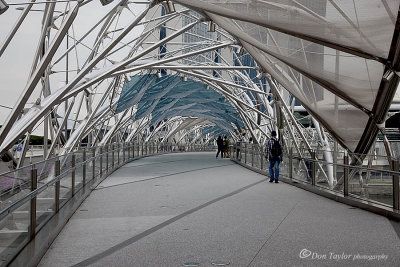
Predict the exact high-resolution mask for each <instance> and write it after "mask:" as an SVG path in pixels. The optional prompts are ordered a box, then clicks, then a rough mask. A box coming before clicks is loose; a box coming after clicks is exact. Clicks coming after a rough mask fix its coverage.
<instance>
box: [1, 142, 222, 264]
mask: <svg viewBox="0 0 400 267" xmlns="http://www.w3.org/2000/svg"><path fill="white" fill-rule="evenodd" d="M173 147H175V149H174V148H173ZM210 149H212V150H215V146H209V145H207V144H206V145H189V146H182V145H176V144H171V143H153V142H143V143H137V142H129V143H114V144H112V145H110V144H107V145H105V146H92V147H82V148H81V149H78V150H76V151H74V152H71V153H68V154H65V155H58V156H55V157H53V158H51V159H48V160H43V161H40V162H37V163H34V164H30V165H27V166H24V167H22V168H19V169H17V170H14V171H10V172H6V173H3V174H0V178H1V177H2V176H3V177H6V178H7V179H8V178H9V177H8V176H10V174H11V173H18V172H19V171H22V170H25V171H26V170H31V174H30V175H31V176H30V180H31V183H32V184H35V186H33V185H32V184H31V186H32V187H33V188H31V190H32V191H31V192H29V193H27V194H25V195H23V196H21V197H20V198H19V199H18V200H16V201H15V202H13V203H11V204H10V205H9V206H7V207H6V208H4V209H2V210H1V211H0V222H2V221H3V220H4V219H6V218H7V216H8V215H10V214H12V212H14V211H16V210H17V209H18V208H20V207H22V206H23V205H24V204H27V203H29V202H30V203H31V209H30V211H28V213H29V214H30V224H29V230H28V231H29V232H30V235H29V236H27V237H25V238H22V239H21V240H19V241H18V242H20V246H19V249H22V248H23V246H25V245H26V244H27V243H28V242H29V241H30V240H32V239H33V238H34V237H35V235H36V233H37V232H38V231H39V229H37V228H36V217H37V214H36V201H37V197H39V195H40V194H41V193H42V192H44V191H45V190H46V189H48V188H50V187H52V186H54V188H55V198H54V203H53V204H51V205H55V207H56V208H55V210H53V211H52V214H51V215H49V217H47V218H46V217H45V220H44V221H42V222H41V223H40V225H41V227H43V226H44V225H45V224H46V223H47V222H48V221H49V220H50V218H51V217H53V216H54V215H55V214H57V213H58V209H59V207H60V206H61V205H60V199H61V197H60V187H61V183H60V182H61V181H62V180H63V179H64V178H66V177H69V176H70V175H72V176H71V180H70V181H68V182H72V184H71V188H70V191H68V194H69V195H68V197H67V198H66V200H65V201H64V202H63V204H65V203H66V202H67V201H69V200H70V199H72V198H73V197H74V196H75V195H76V192H77V191H79V190H82V188H85V187H86V186H88V184H89V185H92V184H93V183H97V182H100V181H101V179H100V180H99V179H98V178H99V177H100V178H105V177H107V176H108V175H109V174H110V173H112V172H113V171H114V170H115V169H117V168H119V167H120V166H122V165H124V164H126V163H127V162H129V161H131V160H133V159H136V158H138V157H139V158H140V157H144V156H151V155H157V154H163V153H175V152H185V151H208V150H210ZM90 151H92V153H86V152H90ZM80 153H82V156H83V155H86V156H85V158H84V160H83V157H82V158H81V159H82V160H80V161H79V162H77V161H76V160H77V158H76V156H74V155H77V154H80ZM69 158H71V160H72V161H68V159H69ZM104 160H105V162H104ZM62 161H64V162H62ZM98 161H100V162H99V163H98ZM50 163H52V164H53V163H54V166H52V169H53V168H54V172H52V171H51V170H50V169H49V170H48V169H46V170H45V171H44V172H42V179H41V180H42V181H43V180H44V179H49V178H50V180H49V181H46V182H45V183H44V184H42V185H41V186H39V187H37V186H36V183H37V182H35V183H33V181H36V180H37V177H38V176H37V166H38V165H42V166H49V164H50ZM61 163H62V164H61ZM69 163H71V165H72V166H69ZM104 163H105V164H104ZM90 164H92V167H93V169H92V170H90V169H89V168H86V167H87V166H90ZM99 168H101V169H99ZM80 169H82V173H81V174H82V176H81V177H82V181H81V184H82V187H80V188H79V189H78V190H77V191H75V187H76V186H75V175H76V173H77V171H78V170H80ZM33 173H36V174H33ZM88 173H92V175H91V177H86V175H87V174H88ZM72 177H74V178H72ZM86 178H87V179H86ZM13 179H20V178H17V177H15V178H13ZM22 180H23V181H25V182H26V183H28V182H29V179H22ZM26 183H25V184H26ZM63 188H69V187H63ZM17 194H18V193H17ZM32 205H33V206H32ZM32 207H34V209H33V210H32ZM19 251H20V250H18V249H17V250H12V252H11V253H8V254H5V255H1V254H0V255H1V256H2V257H3V256H4V257H6V259H1V260H2V261H3V263H5V264H8V263H9V262H10V261H11V260H12V258H13V257H15V255H17V254H18V253H19Z"/></svg>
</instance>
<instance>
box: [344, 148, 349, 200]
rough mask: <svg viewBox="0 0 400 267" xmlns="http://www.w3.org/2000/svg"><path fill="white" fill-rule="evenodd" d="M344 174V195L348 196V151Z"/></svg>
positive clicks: (345, 157) (345, 158)
mask: <svg viewBox="0 0 400 267" xmlns="http://www.w3.org/2000/svg"><path fill="white" fill-rule="evenodd" d="M343 164H344V165H345V166H344V174H343V195H344V196H345V197H347V196H348V195H349V167H348V165H349V156H348V155H347V153H346V154H345V155H344V158H343Z"/></svg>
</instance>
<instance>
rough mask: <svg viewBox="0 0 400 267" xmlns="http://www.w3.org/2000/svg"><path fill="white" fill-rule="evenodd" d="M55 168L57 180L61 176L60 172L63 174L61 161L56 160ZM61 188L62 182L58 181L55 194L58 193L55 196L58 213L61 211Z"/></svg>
mask: <svg viewBox="0 0 400 267" xmlns="http://www.w3.org/2000/svg"><path fill="white" fill-rule="evenodd" d="M54 168H55V176H56V178H57V177H58V176H60V172H61V169H60V160H59V159H57V160H56V163H55V166H54ZM60 187H61V182H60V180H58V181H57V182H56V188H55V193H56V195H55V201H56V203H55V205H56V208H55V211H56V213H57V212H58V211H59V210H60Z"/></svg>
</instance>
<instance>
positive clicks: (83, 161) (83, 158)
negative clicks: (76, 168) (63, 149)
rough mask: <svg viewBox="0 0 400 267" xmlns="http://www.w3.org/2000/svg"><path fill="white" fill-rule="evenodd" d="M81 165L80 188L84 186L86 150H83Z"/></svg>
mask: <svg viewBox="0 0 400 267" xmlns="http://www.w3.org/2000/svg"><path fill="white" fill-rule="evenodd" d="M82 163H83V165H82V184H83V185H82V187H84V186H85V185H86V148H83V153H82Z"/></svg>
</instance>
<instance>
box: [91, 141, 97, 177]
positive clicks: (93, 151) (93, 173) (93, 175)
mask: <svg viewBox="0 0 400 267" xmlns="http://www.w3.org/2000/svg"><path fill="white" fill-rule="evenodd" d="M95 178H96V148H95V147H93V148H92V179H95Z"/></svg>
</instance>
